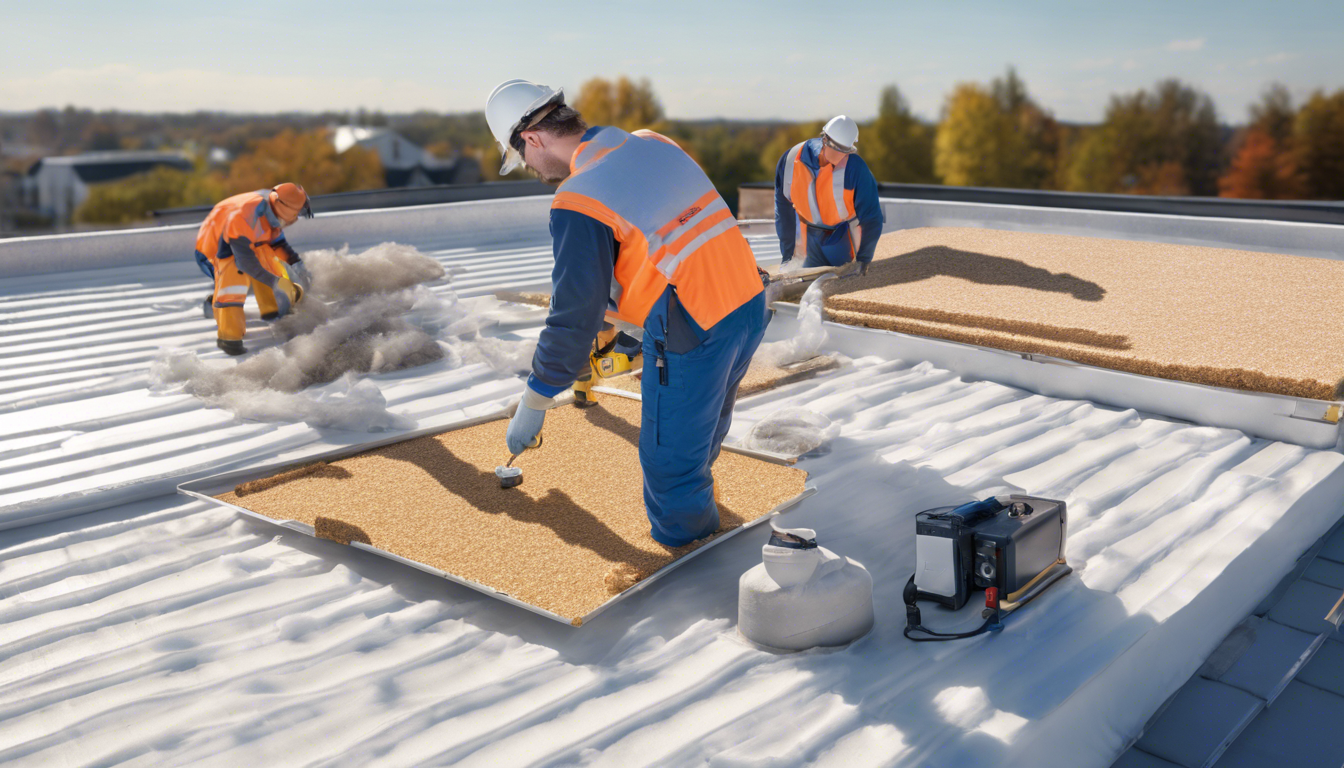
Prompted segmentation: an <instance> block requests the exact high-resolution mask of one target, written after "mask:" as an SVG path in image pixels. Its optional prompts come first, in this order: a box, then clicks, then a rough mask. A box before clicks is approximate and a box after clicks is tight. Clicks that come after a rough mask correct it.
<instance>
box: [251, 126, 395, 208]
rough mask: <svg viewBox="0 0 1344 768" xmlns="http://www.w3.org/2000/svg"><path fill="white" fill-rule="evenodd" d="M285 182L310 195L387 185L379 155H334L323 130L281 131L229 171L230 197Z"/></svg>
mask: <svg viewBox="0 0 1344 768" xmlns="http://www.w3.org/2000/svg"><path fill="white" fill-rule="evenodd" d="M285 181H293V182H297V183H299V184H302V185H303V187H304V189H305V190H307V192H308V194H310V195H324V194H330V193H332V192H351V191H354V190H359V189H380V188H382V187H384V186H386V182H385V180H384V177H383V164H382V161H380V160H379V159H378V153H376V152H374V151H373V150H369V149H365V148H363V147H358V146H355V147H351V148H349V149H347V150H346V151H344V152H341V153H339V154H337V152H336V148H335V147H334V146H333V145H332V143H331V138H330V135H329V133H328V131H326V130H316V131H309V132H306V133H298V132H295V131H293V130H289V129H286V130H284V131H282V132H280V133H279V134H278V135H276V136H272V137H271V138H268V139H261V140H259V141H256V142H253V144H252V146H251V150H250V151H249V152H247V153H246V154H243V155H240V156H239V157H238V158H237V159H236V160H234V161H233V165H232V166H230V168H229V177H228V181H227V184H226V186H227V188H228V192H229V194H237V193H239V192H247V191H249V190H253V189H266V188H268V187H273V186H275V185H276V184H280V183H281V182H285Z"/></svg>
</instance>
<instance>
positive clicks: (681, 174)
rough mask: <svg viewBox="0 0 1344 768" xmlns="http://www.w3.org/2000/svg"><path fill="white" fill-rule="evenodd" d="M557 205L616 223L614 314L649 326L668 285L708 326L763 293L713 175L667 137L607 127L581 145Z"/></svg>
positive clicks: (753, 259)
mask: <svg viewBox="0 0 1344 768" xmlns="http://www.w3.org/2000/svg"><path fill="white" fill-rule="evenodd" d="M551 208H552V209H556V210H566V211H575V212H577V213H581V214H583V215H585V216H589V217H591V218H594V219H596V220H598V221H600V222H602V223H603V224H606V225H607V226H609V227H611V230H612V231H613V232H615V233H616V241H617V245H618V249H617V252H616V269H615V273H614V275H613V277H612V284H611V299H612V301H613V302H614V303H615V305H616V309H615V310H614V311H610V310H609V311H608V312H607V318H608V319H609V320H621V321H624V322H627V323H631V324H632V325H637V326H643V325H644V320H645V318H646V317H648V314H649V310H651V309H652V308H653V305H654V303H655V302H657V301H658V297H660V296H662V294H663V291H664V290H666V289H667V286H668V285H673V286H675V287H676V291H677V299H678V300H679V301H680V302H681V306H682V307H684V308H685V309H686V311H687V312H688V313H689V314H690V316H691V318H692V319H694V320H695V322H696V323H697V324H698V325H699V326H700V327H701V328H704V329H708V328H710V327H711V326H713V325H714V324H715V323H717V322H719V321H720V320H722V319H723V318H724V317H726V316H727V315H728V313H730V312H732V311H733V310H735V309H737V308H738V307H740V306H742V305H743V304H745V303H747V302H748V301H750V300H751V299H752V298H754V297H755V296H756V294H758V293H760V292H761V291H762V290H763V288H762V287H761V279H760V275H759V273H758V272H757V271H756V257H755V255H753V254H752V252H751V246H749V245H747V239H746V238H745V237H743V236H742V233H741V232H740V231H739V230H738V228H737V219H735V218H733V214H732V211H729V210H728V204H727V203H725V202H724V201H723V198H722V197H720V196H719V193H718V192H717V191H716V190H715V189H714V185H713V184H712V183H710V181H709V177H707V176H706V175H705V172H704V171H703V170H701V169H700V166H699V165H697V164H696V162H695V160H693V159H691V157H690V155H687V154H686V153H685V152H684V151H682V149H681V147H678V146H677V145H676V143H675V142H673V141H672V140H671V139H669V138H667V137H666V136H662V135H659V134H657V133H654V132H653V131H635V132H634V133H626V132H625V131H623V130H621V129H619V128H611V127H603V128H599V129H598V130H597V132H596V133H595V134H594V135H593V136H592V137H591V138H589V140H588V141H585V142H583V143H582V144H580V145H579V148H578V149H577V150H576V151H575V152H574V157H573V158H572V159H571V160H570V177H569V178H568V179H566V180H565V181H564V183H563V184H561V185H560V187H559V189H558V190H556V193H555V199H554V201H553V202H552V203H551Z"/></svg>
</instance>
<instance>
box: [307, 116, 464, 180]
mask: <svg viewBox="0 0 1344 768" xmlns="http://www.w3.org/2000/svg"><path fill="white" fill-rule="evenodd" d="M331 142H332V145H333V146H335V147H336V152H337V153H341V152H344V151H346V150H347V149H350V148H351V147H356V146H357V147H363V148H365V149H371V150H373V151H374V152H377V153H378V159H379V160H381V161H382V163H383V174H384V179H385V181H386V183H387V186H389V187H429V186H433V185H436V184H474V183H476V182H478V181H480V180H481V166H480V163H478V162H476V160H475V158H471V157H464V156H461V155H459V156H457V157H455V158H453V159H452V160H440V159H439V158H437V157H435V156H434V155H432V154H430V153H428V152H426V151H425V150H423V149H421V148H420V147H417V146H416V145H414V144H412V143H411V142H409V141H407V140H406V137H405V136H402V135H401V134H399V133H397V132H395V131H393V130H390V129H388V128H374V127H365V126H360V125H341V126H337V127H335V128H333V129H332V132H331Z"/></svg>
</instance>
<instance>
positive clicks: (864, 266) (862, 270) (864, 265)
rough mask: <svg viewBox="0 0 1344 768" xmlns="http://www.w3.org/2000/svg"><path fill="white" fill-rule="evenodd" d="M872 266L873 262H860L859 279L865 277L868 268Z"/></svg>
mask: <svg viewBox="0 0 1344 768" xmlns="http://www.w3.org/2000/svg"><path fill="white" fill-rule="evenodd" d="M871 265H872V262H871V261H861V262H859V277H863V276H864V275H866V274H868V267H869V266H871Z"/></svg>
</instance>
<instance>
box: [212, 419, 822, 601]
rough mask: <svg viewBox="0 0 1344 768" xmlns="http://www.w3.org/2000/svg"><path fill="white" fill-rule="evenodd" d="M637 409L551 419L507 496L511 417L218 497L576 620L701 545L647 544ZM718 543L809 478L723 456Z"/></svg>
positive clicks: (718, 471) (717, 474)
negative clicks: (504, 473)
mask: <svg viewBox="0 0 1344 768" xmlns="http://www.w3.org/2000/svg"><path fill="white" fill-rule="evenodd" d="M639 415H640V402H639V401H638V400H632V399H628V398H622V397H618V396H608V397H603V398H601V400H600V402H599V405H598V406H597V407H593V408H587V409H579V408H575V407H573V406H562V407H559V408H555V409H553V410H551V411H549V412H548V413H547V415H546V425H545V428H544V429H543V431H542V435H543V438H544V440H543V443H542V446H541V447H540V448H537V449H535V450H529V451H526V452H525V453H523V454H522V455H521V456H519V457H518V459H517V461H515V462H514V466H516V467H521V468H522V470H523V484H522V485H521V486H519V487H517V488H512V489H502V488H500V487H499V481H498V479H497V478H496V476H495V467H496V466H498V465H500V464H503V463H504V462H505V461H507V460H508V458H509V457H508V451H507V449H506V448H505V447H504V431H505V429H506V427H507V426H508V421H507V420H504V419H501V420H497V421H491V422H487V423H485V424H479V425H476V426H473V427H466V428H464V429H459V430H455V431H451V432H444V433H441V434H438V435H431V436H428V437H420V438H415V439H411V440H406V441H404V442H400V443H395V444H393V445H389V446H385V447H382V448H377V449H374V450H370V451H367V452H365V453H361V454H358V455H355V456H351V457H349V458H346V459H341V460H337V461H330V462H327V463H325V464H323V465H322V466H320V467H318V468H317V469H315V470H310V471H292V470H291V471H290V472H286V473H282V475H283V476H284V477H281V476H277V477H278V478H280V479H281V482H277V483H268V482H258V481H253V482H252V483H249V484H247V485H249V486H252V487H253V489H254V490H252V492H250V493H248V492H246V491H247V490H248V489H244V494H243V495H239V494H238V493H237V492H236V491H235V492H232V493H225V494H221V495H219V496H217V497H216V498H218V499H219V500H221V501H224V502H226V503H228V504H233V505H235V506H239V507H242V508H244V509H248V510H251V511H253V512H256V513H258V514H261V515H265V516H266V517H270V518H273V519H276V520H282V521H283V520H298V521H300V522H303V523H306V524H308V525H311V526H313V527H314V528H315V529H316V531H317V534H318V535H319V536H322V537H324V538H330V539H335V540H337V541H342V542H343V543H348V542H349V541H351V540H354V541H362V542H364V543H367V544H371V545H372V546H375V547H378V548H380V549H383V550H386V551H388V552H391V553H393V554H395V555H399V556H401V557H404V558H407V559H409V560H414V561H416V562H419V563H423V564H425V565H429V566H432V567H434V568H437V569H439V570H442V571H446V572H447V573H451V574H453V575H454V576H457V577H459V578H462V579H466V580H469V581H474V582H477V583H479V584H484V585H486V586H488V587H492V588H494V589H496V590H498V591H500V592H504V593H507V594H509V595H510V596H512V597H514V598H516V599H518V600H520V601H522V602H525V603H528V604H530V605H534V606H536V607H538V608H542V609H545V610H548V611H551V612H553V613H556V614H559V615H561V616H564V617H570V618H573V619H575V620H577V619H579V618H581V617H583V616H586V615H588V614H589V613H590V612H592V611H593V610H594V609H595V608H597V607H598V606H600V605H602V604H603V603H604V602H606V601H607V600H609V599H610V598H611V597H612V595H613V594H618V593H619V592H621V591H622V590H624V589H626V588H628V587H630V586H632V585H633V584H634V583H635V582H637V581H638V580H639V579H641V578H644V577H647V576H648V575H650V574H652V573H653V572H654V571H657V570H658V569H660V568H662V567H664V566H666V565H667V564H669V563H671V562H672V561H673V560H675V559H677V558H678V557H681V556H683V555H685V554H686V553H688V552H690V551H692V550H694V549H696V548H698V547H699V546H701V545H702V544H704V543H705V541H707V540H702V541H701V542H697V543H694V544H690V545H688V546H686V547H681V548H678V549H670V548H667V547H664V546H662V545H661V544H659V543H657V542H655V541H654V540H653V539H652V538H650V536H649V521H648V518H647V517H646V516H645V512H644V496H643V483H642V475H641V472H640V467H639V454H638V445H639ZM714 478H715V482H716V483H717V484H718V492H719V493H718V495H719V516H720V519H721V521H722V527H721V528H720V529H719V534H722V533H723V532H725V531H728V530H731V529H734V528H737V527H739V526H741V525H743V524H745V523H748V522H751V521H753V520H756V519H759V518H760V517H762V516H764V515H765V514H767V513H768V512H769V511H770V510H772V509H774V508H775V507H777V506H779V505H780V504H782V503H784V502H786V501H788V500H790V499H792V498H794V497H796V496H798V495H800V494H801V493H802V492H803V484H804V482H805V481H806V479H807V473H806V472H804V471H802V470H799V469H794V468H792V467H784V466H779V465H776V464H771V463H768V462H765V461H761V460H759V459H754V458H750V457H747V456H743V455H740V454H735V453H728V452H724V453H722V454H721V455H720V456H719V460H718V462H717V463H716V464H715V465H714Z"/></svg>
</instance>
